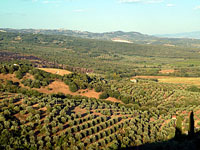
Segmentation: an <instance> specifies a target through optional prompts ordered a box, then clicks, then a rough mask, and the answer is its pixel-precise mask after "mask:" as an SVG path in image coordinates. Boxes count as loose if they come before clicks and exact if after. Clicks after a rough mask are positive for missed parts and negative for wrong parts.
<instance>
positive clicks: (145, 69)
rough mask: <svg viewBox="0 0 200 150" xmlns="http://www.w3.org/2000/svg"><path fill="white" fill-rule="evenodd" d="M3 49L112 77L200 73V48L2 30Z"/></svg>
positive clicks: (22, 55) (0, 44)
mask: <svg viewBox="0 0 200 150" xmlns="http://www.w3.org/2000/svg"><path fill="white" fill-rule="evenodd" d="M0 49H1V53H2V54H3V52H5V53H7V52H12V53H18V54H20V56H21V57H22V58H21V59H23V57H24V59H29V60H30V59H31V56H32V57H33V58H34V59H36V58H38V59H39V58H42V59H45V60H48V61H50V62H53V64H62V65H61V66H65V67H66V68H72V67H81V68H87V69H90V70H93V71H94V72H96V73H101V74H104V75H106V76H107V77H109V78H115V77H116V76H117V77H128V76H129V77H130V76H134V75H159V71H160V70H161V69H162V68H170V69H175V70H177V71H176V72H175V73H171V74H170V75H172V76H194V77H197V76H199V75H200V74H199V71H200V70H199V64H200V62H199V60H200V53H199V49H198V48H189V47H177V46H175V47H169V46H163V45H147V44H146V45H139V44H128V43H115V42H109V41H99V40H90V39H81V38H76V37H67V36H62V35H42V34H22V33H0ZM9 55H11V54H9ZM27 55H28V56H29V57H30V58H28V57H27ZM20 56H18V57H20ZM35 57H36V58H35ZM2 58H3V56H2ZM38 61H41V60H40V59H39V60H38ZM104 64H106V65H104Z"/></svg>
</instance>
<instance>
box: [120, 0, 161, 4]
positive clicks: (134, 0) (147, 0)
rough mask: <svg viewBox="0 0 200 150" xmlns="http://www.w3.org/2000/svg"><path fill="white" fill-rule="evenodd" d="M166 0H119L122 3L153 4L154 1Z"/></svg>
mask: <svg viewBox="0 0 200 150" xmlns="http://www.w3.org/2000/svg"><path fill="white" fill-rule="evenodd" d="M163 1H164V0H119V2H120V3H146V4H153V3H162V2H163Z"/></svg>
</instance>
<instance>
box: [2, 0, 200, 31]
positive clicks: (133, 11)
mask: <svg viewBox="0 0 200 150" xmlns="http://www.w3.org/2000/svg"><path fill="white" fill-rule="evenodd" d="M199 18H200V2H199V0H0V20H1V21H0V28H15V29H30V28H33V29H59V28H64V29H70V30H81V31H89V32H98V33H99V32H101V33H102V32H110V31H119V30H122V31H125V32H130V31H137V32H141V33H145V34H169V33H170V34H171V33H182V32H191V31H200V19H199Z"/></svg>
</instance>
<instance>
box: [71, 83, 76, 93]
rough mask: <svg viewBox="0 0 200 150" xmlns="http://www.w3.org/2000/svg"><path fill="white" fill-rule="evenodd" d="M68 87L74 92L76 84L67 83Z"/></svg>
mask: <svg viewBox="0 0 200 150" xmlns="http://www.w3.org/2000/svg"><path fill="white" fill-rule="evenodd" d="M69 89H70V91H72V92H76V91H78V86H77V85H76V84H75V83H70V84H69Z"/></svg>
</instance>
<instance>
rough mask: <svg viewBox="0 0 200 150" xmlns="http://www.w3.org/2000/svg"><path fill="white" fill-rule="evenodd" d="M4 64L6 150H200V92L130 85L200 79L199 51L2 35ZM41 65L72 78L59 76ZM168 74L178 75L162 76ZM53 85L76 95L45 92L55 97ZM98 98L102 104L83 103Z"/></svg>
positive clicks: (0, 68) (2, 134)
mask: <svg viewBox="0 0 200 150" xmlns="http://www.w3.org/2000/svg"><path fill="white" fill-rule="evenodd" d="M5 56H6V57H5ZM7 56H9V57H7ZM0 57H2V58H4V59H1V61H0V148H1V149H8V150H9V149H32V150H37V149H47V150H49V149H56V150H60V149H66V150H79V149H80V150H85V149H91V150H92V149H111V150H114V149H145V150H147V149H148V150H149V149H158V150H161V149H185V150H187V149H191V150H197V149H199V147H200V145H199V142H198V141H199V139H200V134H199V132H200V99H199V98H200V87H199V86H198V85H191V84H174V83H160V82H159V81H158V80H157V79H156V78H155V79H152V78H151V79H141V78H137V79H135V81H136V82H131V81H130V77H132V76H136V75H153V76H155V77H156V76H158V75H159V76H171V77H175V76H182V77H199V76H200V65H199V64H200V63H199V58H200V53H199V49H197V48H193V47H192V48H189V47H187V48H183V47H167V46H161V45H138V44H125V43H113V42H109V41H98V40H89V39H81V38H75V37H66V36H62V35H42V34H24V33H0ZM6 58H7V59H6ZM14 58H15V59H17V60H14ZM105 64H106V65H105ZM38 65H41V66H43V65H44V66H45V67H59V68H65V69H68V70H71V71H72V72H71V73H69V74H66V75H63V76H61V75H58V74H52V73H48V72H45V71H43V70H41V69H39V68H37V67H36V66H38ZM166 68H167V69H173V70H175V71H174V72H173V73H169V74H162V73H161V72H160V71H161V70H162V69H166ZM55 81H57V82H58V81H59V83H63V84H64V85H65V86H66V87H68V88H69V90H70V92H71V93H72V94H64V93H62V92H59V93H51V94H48V93H45V92H43V91H42V89H45V88H46V89H47V90H48V91H49V92H50V91H52V90H53V89H51V88H50V87H51V86H50V85H52V83H54V82H55ZM66 90H67V89H66ZM92 90H93V91H94V92H95V93H96V94H97V95H99V97H98V98H94V97H87V96H82V95H81V92H82V94H83V92H86V91H92ZM109 98H112V99H115V100H116V101H111V100H109Z"/></svg>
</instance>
